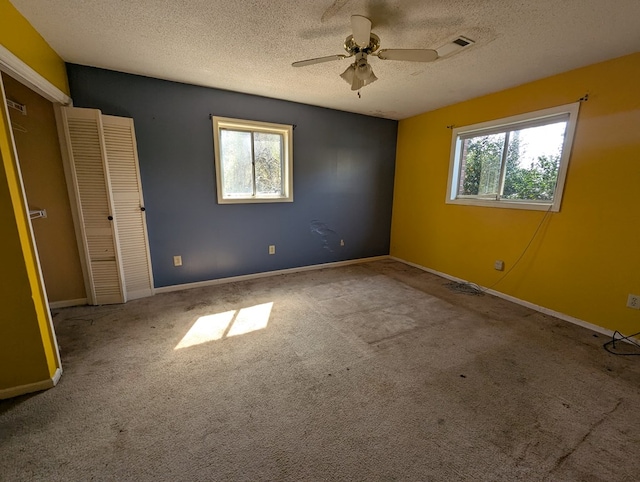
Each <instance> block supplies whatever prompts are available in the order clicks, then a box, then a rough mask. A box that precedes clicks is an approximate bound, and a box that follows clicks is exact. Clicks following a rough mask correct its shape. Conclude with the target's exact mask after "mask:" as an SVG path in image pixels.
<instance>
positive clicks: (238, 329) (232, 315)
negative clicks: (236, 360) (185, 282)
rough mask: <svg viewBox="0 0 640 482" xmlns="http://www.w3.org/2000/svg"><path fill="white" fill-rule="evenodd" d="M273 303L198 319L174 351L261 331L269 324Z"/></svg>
mask: <svg viewBox="0 0 640 482" xmlns="http://www.w3.org/2000/svg"><path fill="white" fill-rule="evenodd" d="M272 307H273V302H270V303H262V304H260V305H255V306H250V307H247V308H242V309H240V310H231V311H225V312H224V313H216V314H213V315H205V316H201V317H200V318H198V319H197V320H196V321H195V323H194V324H193V326H191V328H190V329H189V331H188V332H187V334H186V335H184V337H183V338H182V340H180V343H178V344H177V345H176V347H175V348H174V350H179V349H181V348H187V347H190V346H194V345H200V344H202V343H207V342H209V341H215V340H220V339H222V338H227V337H230V336H238V335H244V334H246V333H251V332H253V331H257V330H263V329H265V328H266V327H267V325H268V323H269V317H270V316H271V308H272Z"/></svg>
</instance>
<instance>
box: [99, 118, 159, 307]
mask: <svg viewBox="0 0 640 482" xmlns="http://www.w3.org/2000/svg"><path fill="white" fill-rule="evenodd" d="M102 125H103V131H104V140H105V146H106V152H107V166H108V170H109V178H110V180H111V192H112V196H113V203H114V207H115V214H116V219H117V220H118V230H117V235H118V240H119V245H120V252H121V259H122V269H123V273H124V280H125V286H126V293H127V299H129V300H131V299H135V298H142V297H145V296H151V295H153V275H152V270H151V259H150V256H149V243H148V236H147V224H146V215H145V211H144V202H143V198H142V184H141V182H140V172H139V168H138V152H137V147H136V138H135V131H134V127H133V119H129V118H126V117H114V116H108V115H103V116H102Z"/></svg>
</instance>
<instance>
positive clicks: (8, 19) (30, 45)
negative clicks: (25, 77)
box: [0, 0, 69, 95]
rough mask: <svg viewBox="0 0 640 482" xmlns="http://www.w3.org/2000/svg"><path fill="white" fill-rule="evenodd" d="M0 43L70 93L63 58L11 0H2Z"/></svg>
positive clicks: (0, 3) (59, 87)
mask: <svg viewBox="0 0 640 482" xmlns="http://www.w3.org/2000/svg"><path fill="white" fill-rule="evenodd" d="M0 44H2V45H3V46H4V47H5V48H6V49H8V50H10V51H11V53H13V54H14V55H15V56H16V57H19V58H20V60H22V61H23V62H24V63H25V64H27V65H28V66H29V67H31V68H32V69H33V70H35V71H36V72H38V73H39V74H40V75H42V76H43V77H44V78H45V79H47V80H48V81H49V82H51V83H52V84H53V85H55V86H56V87H57V88H58V89H60V90H61V91H62V92H64V93H65V94H67V95H68V94H69V82H68V80H67V70H66V67H65V65H64V60H62V59H61V58H60V57H59V56H58V54H57V53H56V52H55V51H54V50H53V49H52V48H51V47H50V46H49V44H48V43H47V42H46V41H45V40H44V39H43V38H42V36H41V35H40V34H39V33H38V32H37V31H36V30H35V29H34V28H33V27H32V26H31V24H30V23H29V22H28V21H27V19H26V18H24V17H23V16H22V15H21V14H20V12H18V10H16V8H15V7H14V6H13V5H12V4H11V2H9V0H0Z"/></svg>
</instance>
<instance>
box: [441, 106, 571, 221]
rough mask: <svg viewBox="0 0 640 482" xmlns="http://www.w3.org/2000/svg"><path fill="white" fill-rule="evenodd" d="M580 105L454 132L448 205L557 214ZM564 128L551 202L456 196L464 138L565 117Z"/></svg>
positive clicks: (458, 129)
mask: <svg viewBox="0 0 640 482" xmlns="http://www.w3.org/2000/svg"><path fill="white" fill-rule="evenodd" d="M579 108H580V102H575V103H572V104H566V105H561V106H558V107H551V108H549V109H543V110H538V111H535V112H528V113H526V114H520V115H515V116H511V117H506V118H503V119H497V120H493V121H488V122H481V123H479V124H473V125H469V126H464V127H457V128H455V129H453V132H452V140H451V157H450V161H449V179H448V183H447V198H446V203H447V204H463V205H468V206H485V207H497V208H511V209H529V210H538V211H552V212H558V211H560V205H561V202H562V193H563V190H564V184H565V180H566V177H567V168H568V166H569V158H570V156H571V147H572V145H573V137H574V135H575V130H576V123H577V119H578V111H579ZM567 116H568V120H567V128H566V130H565V136H564V144H563V148H562V154H561V156H560V165H559V166H558V180H557V182H556V189H555V191H554V194H553V201H532V200H515V199H504V198H500V197H498V198H497V199H496V198H494V197H486V196H485V197H480V196H477V197H476V196H463V195H459V194H458V186H459V184H460V182H459V176H460V163H461V160H462V159H461V158H462V144H463V142H464V139H466V138H469V137H475V136H481V135H488V134H497V133H501V132H506V131H511V130H516V129H524V128H527V127H534V126H542V125H545V124H550V123H553V122H554V121H556V120H558V119H560V118H562V117H565V118H566V117H567Z"/></svg>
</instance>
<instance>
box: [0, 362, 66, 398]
mask: <svg viewBox="0 0 640 482" xmlns="http://www.w3.org/2000/svg"><path fill="white" fill-rule="evenodd" d="M61 376H62V368H58V369H56V372H55V373H54V374H53V377H51V378H49V379H47V380H42V381H39V382H35V383H28V384H26V385H19V386H17V387H11V388H4V389H2V390H0V400H4V399H6V398H13V397H17V396H20V395H25V394H27V393H33V392H40V391H42V390H47V389H49V388H53V387H55V386H56V385H57V384H58V381H60V377H61Z"/></svg>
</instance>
